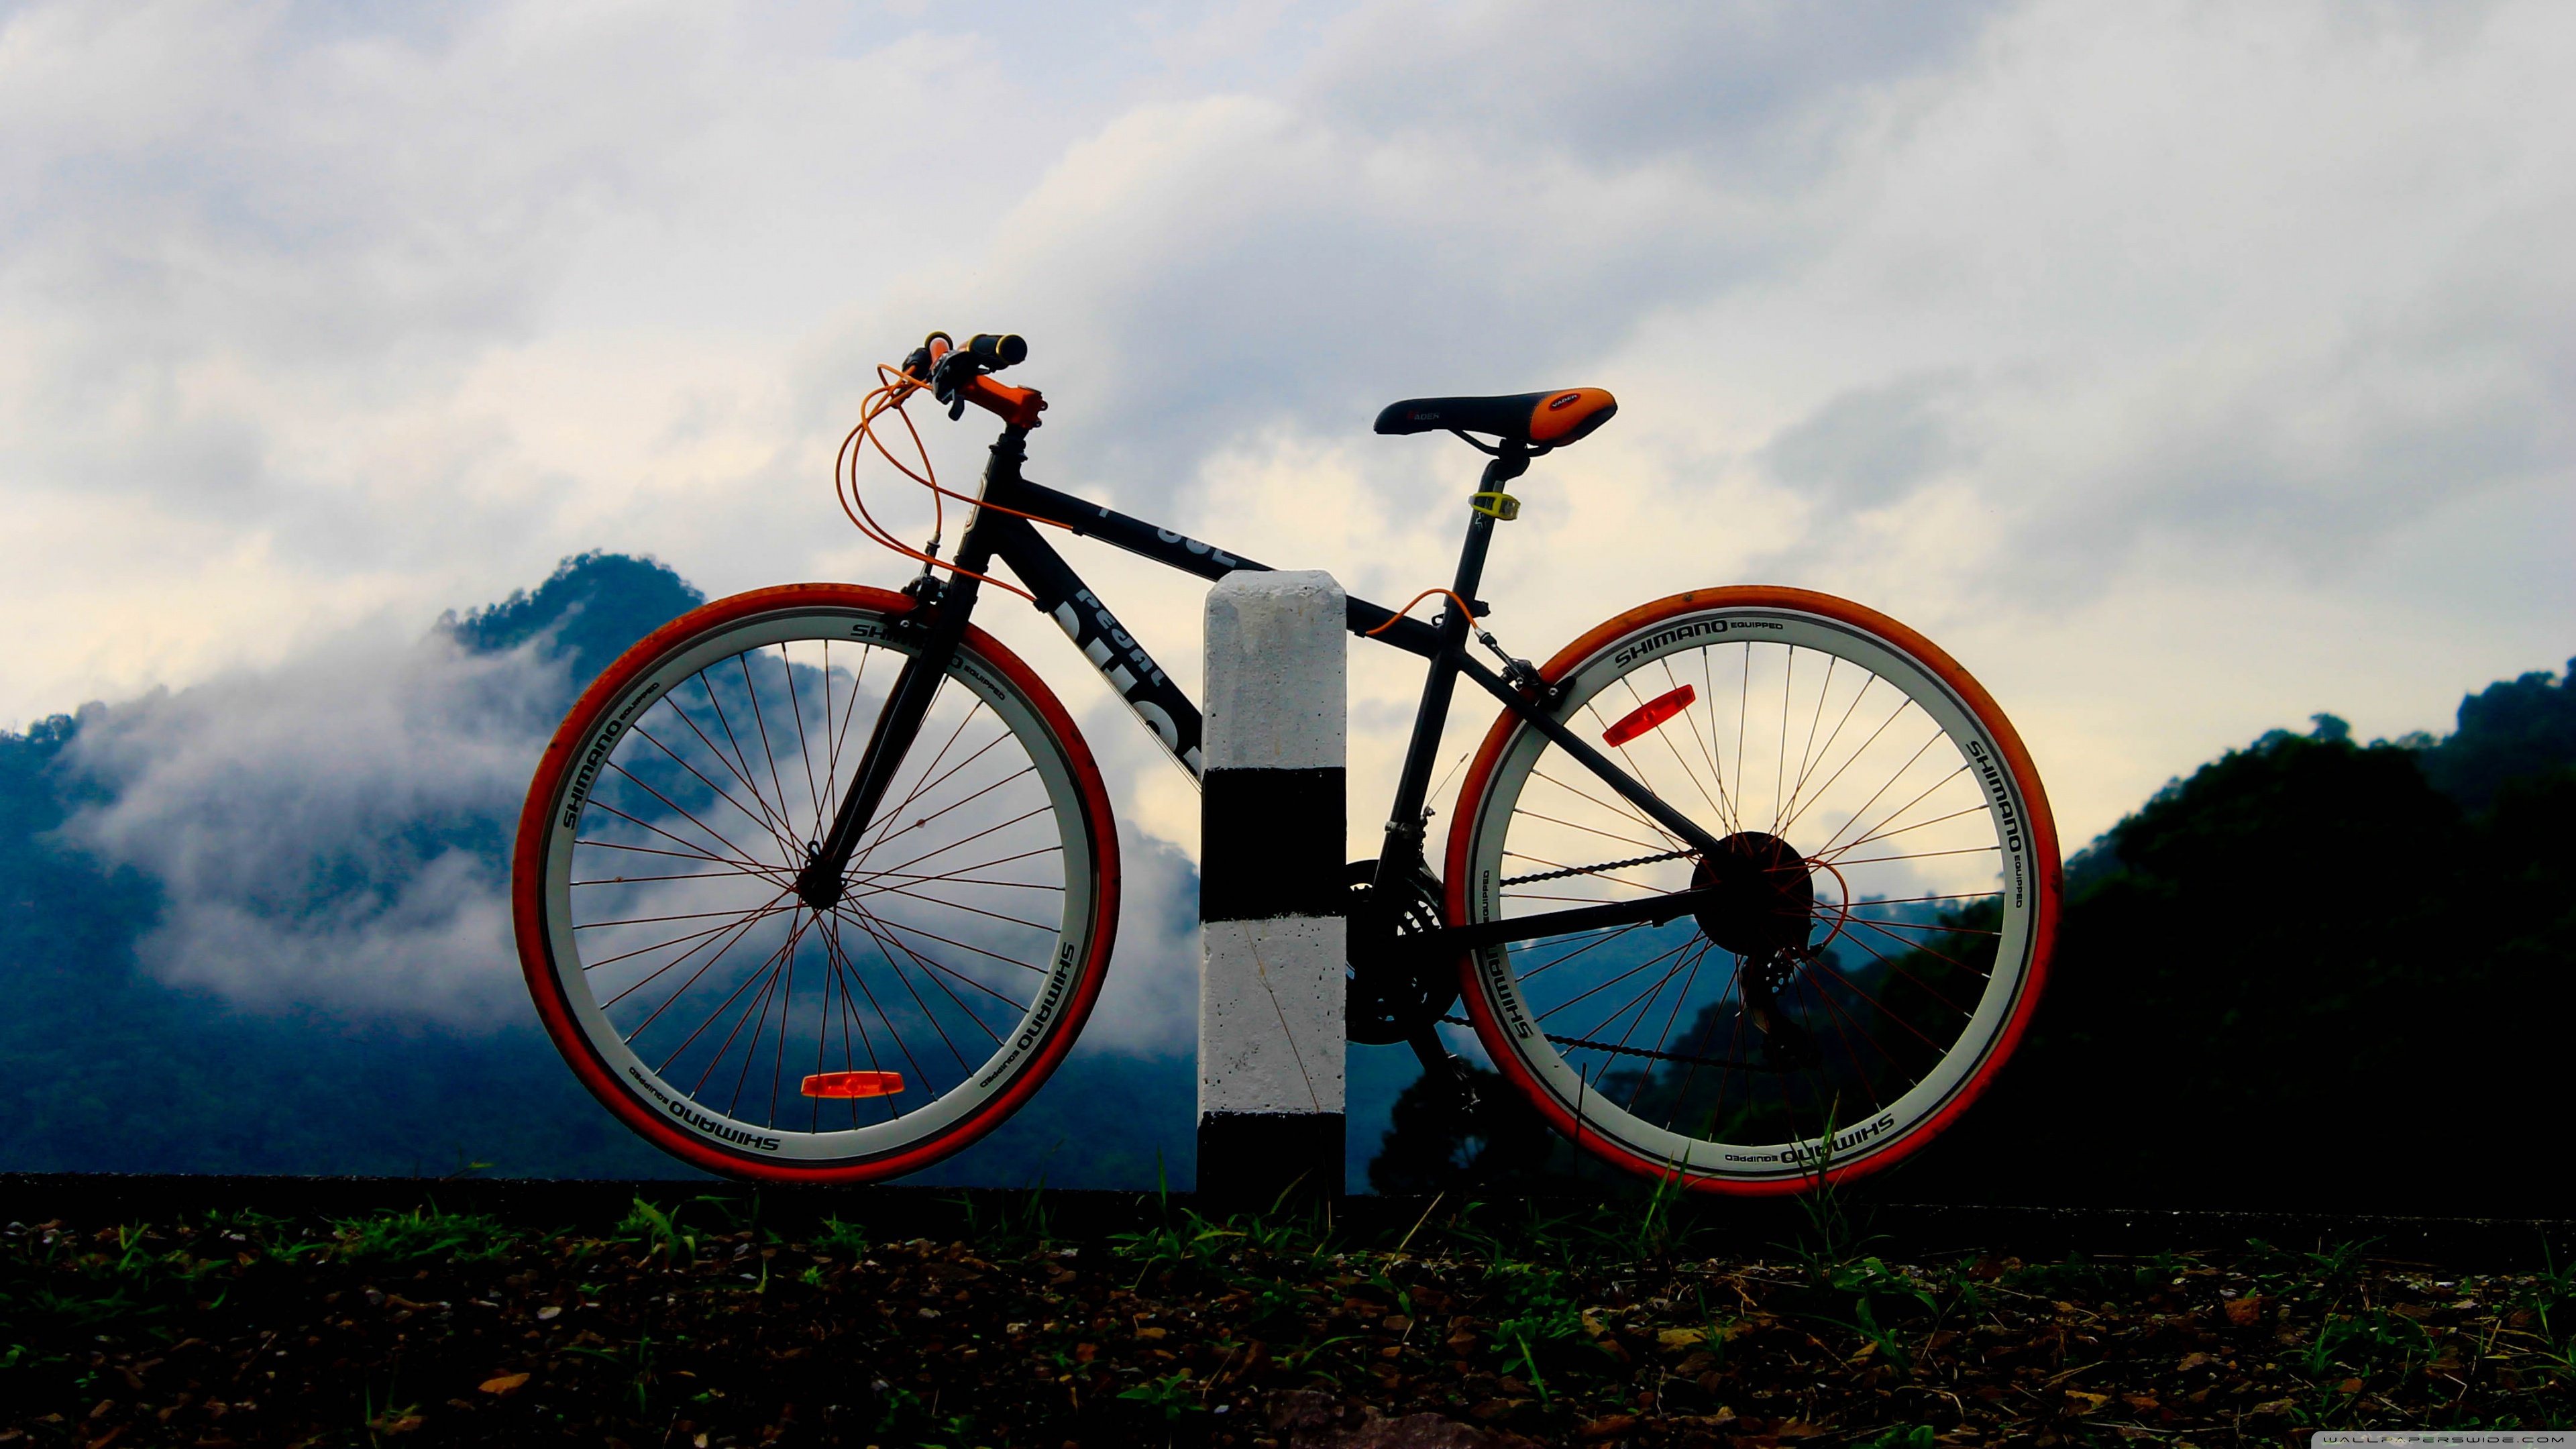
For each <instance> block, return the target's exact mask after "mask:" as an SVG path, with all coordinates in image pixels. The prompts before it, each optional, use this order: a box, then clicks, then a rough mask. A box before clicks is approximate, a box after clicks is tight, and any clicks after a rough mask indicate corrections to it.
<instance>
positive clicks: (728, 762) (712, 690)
mask: <svg viewBox="0 0 2576 1449" xmlns="http://www.w3.org/2000/svg"><path fill="white" fill-rule="evenodd" d="M687 682H688V683H691V684H695V685H696V686H697V687H698V693H700V694H702V695H704V696H706V701H707V708H708V709H709V710H710V711H712V712H713V713H714V715H715V717H716V728H717V729H719V730H721V731H722V732H723V734H724V737H725V743H726V744H727V745H729V746H731V747H732V753H731V754H730V755H729V756H728V755H727V754H726V752H725V751H724V750H721V749H718V748H717V747H716V742H715V741H714V740H711V739H708V738H707V735H706V732H705V731H704V730H699V729H698V725H697V721H696V720H694V719H690V718H689V712H688V710H687V709H685V708H683V707H682V706H681V704H680V692H679V691H678V690H677V689H674V690H672V691H671V693H670V694H669V695H668V696H666V697H665V698H666V699H667V701H668V702H669V704H670V706H671V711H672V713H674V714H677V715H678V716H679V717H680V718H681V719H683V720H687V721H688V724H689V728H690V729H691V730H693V731H696V733H697V736H698V738H699V739H700V740H701V741H704V742H705V744H706V747H707V750H708V752H709V753H711V754H713V755H715V756H716V757H717V758H719V759H722V760H724V762H725V769H726V771H727V772H728V773H730V774H731V775H732V776H733V777H734V778H735V779H737V780H740V781H741V782H742V788H743V789H744V790H745V791H746V792H748V793H749V794H750V796H751V798H752V799H753V801H755V802H756V803H758V804H759V806H760V809H761V816H762V818H763V819H765V820H767V821H768V822H769V826H770V829H771V831H772V832H773V833H774V834H776V835H777V837H778V838H779V840H781V841H782V842H783V841H787V840H792V839H794V838H795V836H796V827H795V825H794V824H793V823H792V822H790V821H789V820H788V818H787V811H786V802H785V801H783V800H782V801H780V802H778V804H777V805H776V806H775V807H773V806H772V805H771V804H770V801H769V797H768V796H766V795H763V794H761V793H760V784H759V782H758V781H756V780H754V779H752V778H751V756H750V754H749V753H748V752H746V751H745V750H744V749H743V747H742V739H741V737H740V736H738V735H736V734H735V733H734V728H733V718H732V717H731V716H730V715H727V714H726V713H725V707H724V701H723V700H721V699H718V698H716V687H715V684H714V682H713V681H711V680H709V679H708V678H707V671H706V670H703V669H701V670H699V671H698V672H697V673H695V674H692V675H690V676H689V678H688V681H687Z"/></svg>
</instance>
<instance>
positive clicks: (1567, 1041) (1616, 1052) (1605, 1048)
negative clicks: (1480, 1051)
mask: <svg viewBox="0 0 2576 1449" xmlns="http://www.w3.org/2000/svg"><path fill="white" fill-rule="evenodd" d="M1440 1020H1441V1023H1442V1024H1443V1025H1445V1026H1465V1027H1472V1026H1474V1025H1475V1023H1474V1022H1472V1021H1469V1020H1467V1019H1466V1018H1465V1017H1463V1016H1444V1017H1442V1018H1440ZM1539 1035H1541V1036H1543V1037H1546V1038H1547V1039H1548V1040H1549V1041H1551V1042H1553V1043H1555V1044H1556V1045H1558V1046H1570V1047H1584V1048H1587V1049H1589V1050H1591V1051H1596V1052H1608V1053H1610V1054H1611V1055H1613V1056H1622V1057H1652V1058H1653V1059H1655V1060H1656V1061H1659V1062H1681V1063H1683V1064H1684V1065H1687V1066H1694V1067H1724V1068H1727V1069H1728V1070H1730V1071H1745V1072H1788V1071H1795V1070H1796V1068H1794V1067H1774V1066H1766V1065H1764V1064H1763V1063H1760V1062H1730V1061H1723V1060H1720V1059H1719V1058H1717V1057H1692V1056H1684V1055H1682V1054H1681V1053H1679V1052H1657V1051H1648V1050H1646V1049H1645V1048H1644V1047H1632V1046H1620V1045H1618V1044H1616V1043H1613V1042H1606V1041H1591V1040H1588V1039H1586V1038H1583V1037H1579V1036H1558V1035H1557V1034H1556V1033H1554V1032H1540V1033H1539Z"/></svg>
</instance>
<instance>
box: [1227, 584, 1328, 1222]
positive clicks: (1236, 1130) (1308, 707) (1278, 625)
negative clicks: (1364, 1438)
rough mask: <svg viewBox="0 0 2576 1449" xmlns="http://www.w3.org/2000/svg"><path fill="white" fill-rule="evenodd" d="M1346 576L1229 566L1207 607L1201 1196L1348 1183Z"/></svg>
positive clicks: (1238, 1201) (1252, 1197)
mask: <svg viewBox="0 0 2576 1449" xmlns="http://www.w3.org/2000/svg"><path fill="white" fill-rule="evenodd" d="M1344 628H1345V624H1344V615H1343V594H1342V586H1341V585H1340V584H1338V583H1335V582H1334V581H1333V576H1332V575H1331V574H1327V573H1317V572H1308V571H1287V570H1282V571H1279V572H1267V571H1262V572H1250V571H1247V572H1242V573H1233V574H1228V575H1227V576H1226V577H1225V578H1223V579H1221V580H1219V581H1218V582H1217V585H1216V587H1215V588H1213V589H1211V590H1210V591H1209V592H1208V601H1207V734H1206V748H1207V770H1206V773H1205V775H1204V776H1203V777H1202V778H1203V781H1204V785H1205V791H1204V794H1203V795H1202V797H1201V805H1200V810H1201V815H1200V835H1199V940H1200V944H1201V949H1202V953H1203V954H1202V964H1201V967H1200V975H1199V1151H1198V1190H1199V1193H1200V1195H1201V1197H1203V1198H1207V1199H1211V1200H1214V1201H1217V1202H1220V1203H1224V1204H1227V1205H1249V1206H1260V1207H1267V1206H1268V1205H1269V1204H1270V1203H1271V1202H1272V1201H1273V1200H1274V1199H1276V1198H1277V1197H1278V1196H1279V1195H1280V1194H1281V1193H1282V1192H1286V1191H1288V1190H1289V1189H1290V1188H1292V1187H1293V1188H1294V1189H1295V1193H1294V1196H1295V1197H1300V1198H1307V1199H1314V1198H1325V1197H1338V1196H1340V1194H1341V1191H1342V1057H1343V1051H1344V1044H1345V1033H1344V1026H1343V1019H1342V1008H1343V994H1344V988H1343V957H1344V939H1343V938H1344V930H1343V917H1342V903H1343V900H1344V898H1345V897H1346V896H1347V895H1348V894H1349V892H1348V889H1347V888H1346V887H1345V886H1344V885H1343V884H1342V850H1343V815H1344V811H1345V809H1346V808H1347V807H1346V803H1345V798H1344V788H1343V782H1344V772H1345V771H1344V759H1345V756H1346V752H1347V748H1348V734H1347V725H1346V723H1345V720H1344V710H1345V707H1346V703H1347V696H1348V692H1349V686H1348V678H1347V674H1348V670H1347V665H1346V663H1345V655H1346V650H1345V635H1344V632H1343V631H1344Z"/></svg>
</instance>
